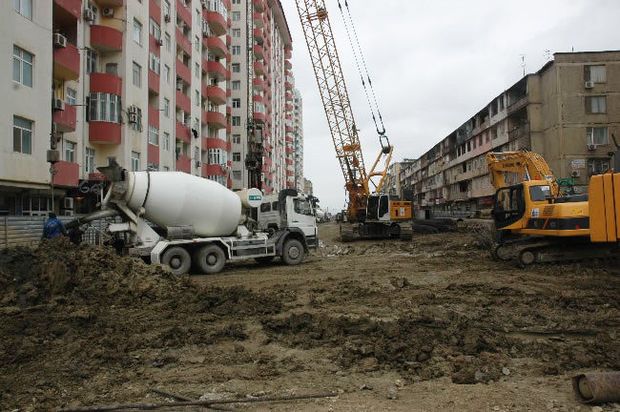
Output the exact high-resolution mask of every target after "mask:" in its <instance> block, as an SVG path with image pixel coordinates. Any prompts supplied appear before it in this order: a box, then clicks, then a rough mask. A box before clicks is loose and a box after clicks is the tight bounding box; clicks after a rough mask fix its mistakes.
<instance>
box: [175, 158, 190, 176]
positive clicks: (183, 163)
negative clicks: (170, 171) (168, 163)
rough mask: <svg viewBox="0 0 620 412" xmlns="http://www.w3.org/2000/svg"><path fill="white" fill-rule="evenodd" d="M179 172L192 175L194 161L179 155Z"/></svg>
mask: <svg viewBox="0 0 620 412" xmlns="http://www.w3.org/2000/svg"><path fill="white" fill-rule="evenodd" d="M176 169H177V170H178V171H179V172H185V173H191V172H192V159H190V158H189V157H188V156H186V155H179V157H178V158H177V167H176Z"/></svg>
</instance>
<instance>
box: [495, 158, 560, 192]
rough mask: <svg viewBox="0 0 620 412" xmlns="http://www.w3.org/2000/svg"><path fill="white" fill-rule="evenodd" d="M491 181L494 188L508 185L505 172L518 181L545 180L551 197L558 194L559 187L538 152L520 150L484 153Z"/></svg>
mask: <svg viewBox="0 0 620 412" xmlns="http://www.w3.org/2000/svg"><path fill="white" fill-rule="evenodd" d="M486 160H487V165H488V167H489V174H490V176H491V183H492V184H493V186H494V187H495V189H501V188H503V187H506V186H509V185H508V184H507V183H506V173H512V174H515V175H516V176H517V178H518V180H519V181H520V182H524V181H529V180H546V181H547V182H549V186H550V187H551V194H552V195H553V197H558V196H559V195H560V187H559V185H558V183H557V181H556V178H555V176H554V175H553V172H552V171H551V168H550V167H549V165H548V164H547V162H546V161H545V159H544V158H543V157H542V156H541V155H539V154H538V153H534V152H530V151H527V150H522V151H518V152H490V153H487V155H486Z"/></svg>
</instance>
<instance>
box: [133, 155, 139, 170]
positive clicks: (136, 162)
mask: <svg viewBox="0 0 620 412" xmlns="http://www.w3.org/2000/svg"><path fill="white" fill-rule="evenodd" d="M131 170H132V171H133V172H137V171H139V170H140V153H138V152H131Z"/></svg>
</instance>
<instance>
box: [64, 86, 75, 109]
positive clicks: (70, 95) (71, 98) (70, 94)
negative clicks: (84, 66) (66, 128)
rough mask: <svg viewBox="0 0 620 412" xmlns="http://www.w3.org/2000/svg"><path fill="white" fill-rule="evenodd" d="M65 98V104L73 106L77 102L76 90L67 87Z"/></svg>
mask: <svg viewBox="0 0 620 412" xmlns="http://www.w3.org/2000/svg"><path fill="white" fill-rule="evenodd" d="M65 98H66V103H67V104H70V105H71V106H75V105H76V104H77V91H76V90H75V89H72V88H71V87H67V95H66V96H65Z"/></svg>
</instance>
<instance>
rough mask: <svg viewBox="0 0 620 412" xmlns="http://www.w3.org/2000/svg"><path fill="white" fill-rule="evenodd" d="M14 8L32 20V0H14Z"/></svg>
mask: <svg viewBox="0 0 620 412" xmlns="http://www.w3.org/2000/svg"><path fill="white" fill-rule="evenodd" d="M13 8H14V9H15V11H16V12H18V13H19V14H21V15H22V16H24V17H25V18H27V19H30V20H32V0H13Z"/></svg>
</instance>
